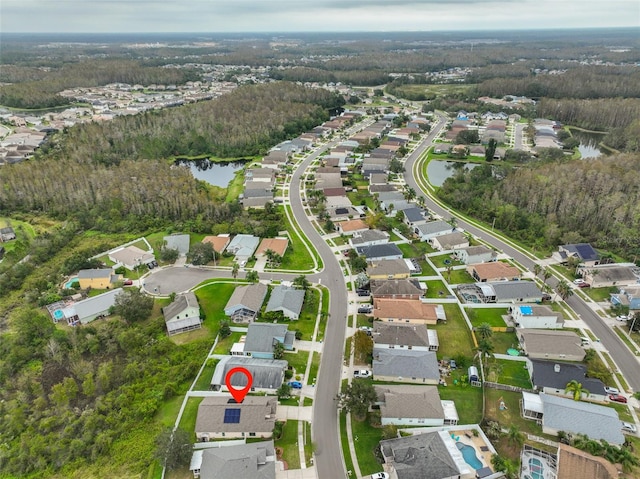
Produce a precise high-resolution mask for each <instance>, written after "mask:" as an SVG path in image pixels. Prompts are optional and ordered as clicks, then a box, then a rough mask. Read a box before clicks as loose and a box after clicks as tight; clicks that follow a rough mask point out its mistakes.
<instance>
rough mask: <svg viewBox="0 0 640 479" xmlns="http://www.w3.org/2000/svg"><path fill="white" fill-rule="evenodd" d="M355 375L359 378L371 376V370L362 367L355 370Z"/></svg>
mask: <svg viewBox="0 0 640 479" xmlns="http://www.w3.org/2000/svg"><path fill="white" fill-rule="evenodd" d="M353 377H354V378H358V379H366V378H370V377H371V371H367V370H366V369H360V370H358V371H354V372H353Z"/></svg>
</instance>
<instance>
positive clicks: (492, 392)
mask: <svg viewBox="0 0 640 479" xmlns="http://www.w3.org/2000/svg"><path fill="white" fill-rule="evenodd" d="M521 398H522V394H521V393H517V392H512V391H502V390H500V389H491V388H485V400H486V404H485V419H486V420H488V421H497V422H498V423H500V425H501V426H502V427H503V428H505V429H508V428H509V426H511V425H514V426H516V427H517V428H518V429H519V430H520V431H521V432H528V433H530V434H535V435H538V436H540V435H542V426H538V424H537V423H536V422H535V421H532V420H529V419H525V418H523V417H522V416H521V415H520V399H521ZM501 401H503V402H504V405H505V406H506V409H503V410H501V409H500V402H501Z"/></svg>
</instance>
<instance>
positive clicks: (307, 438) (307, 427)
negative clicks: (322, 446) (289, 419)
mask: <svg viewBox="0 0 640 479" xmlns="http://www.w3.org/2000/svg"><path fill="white" fill-rule="evenodd" d="M303 437H304V461H305V463H306V464H307V467H309V465H310V464H311V458H312V457H313V442H312V441H311V423H310V422H309V421H305V422H304V436H303Z"/></svg>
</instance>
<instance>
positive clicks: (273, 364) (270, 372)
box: [211, 356, 288, 389]
mask: <svg viewBox="0 0 640 479" xmlns="http://www.w3.org/2000/svg"><path fill="white" fill-rule="evenodd" d="M287 364H288V363H287V361H285V360H283V359H258V358H250V357H246V356H224V357H223V358H222V359H220V362H218V364H217V365H216V369H215V371H214V372H213V377H212V378H211V386H222V385H224V384H225V379H226V377H227V373H228V372H229V371H230V370H231V369H233V368H235V367H243V368H246V369H247V370H249V372H250V373H251V376H252V377H253V383H252V384H253V387H255V388H263V389H277V388H279V387H280V385H281V384H282V380H283V378H284V370H285V369H287ZM231 385H232V386H233V387H234V388H242V387H244V386H246V385H247V377H246V376H245V375H244V374H234V375H233V376H232V377H231Z"/></svg>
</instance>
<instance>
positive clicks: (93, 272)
mask: <svg viewBox="0 0 640 479" xmlns="http://www.w3.org/2000/svg"><path fill="white" fill-rule="evenodd" d="M112 274H113V270H112V269H111V268H106V269H81V270H80V271H78V279H97V278H110V277H111V275H112Z"/></svg>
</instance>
